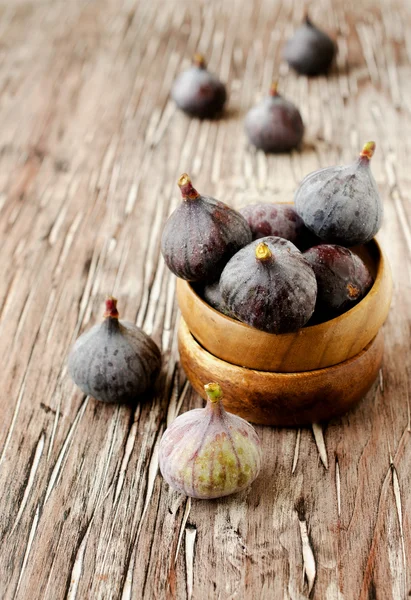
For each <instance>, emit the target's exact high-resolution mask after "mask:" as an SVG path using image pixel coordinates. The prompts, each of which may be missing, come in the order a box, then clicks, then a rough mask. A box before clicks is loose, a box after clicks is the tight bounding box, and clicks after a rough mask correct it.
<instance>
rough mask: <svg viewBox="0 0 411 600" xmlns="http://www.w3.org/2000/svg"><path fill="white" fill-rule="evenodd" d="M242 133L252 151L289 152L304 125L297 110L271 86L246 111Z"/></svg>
mask: <svg viewBox="0 0 411 600" xmlns="http://www.w3.org/2000/svg"><path fill="white" fill-rule="evenodd" d="M245 130H246V133H247V135H248V138H249V140H250V142H251V143H252V144H253V145H254V146H255V147H256V148H259V149H260V150H263V151H264V152H289V151H290V150H292V149H293V148H296V147H297V146H298V145H299V144H300V142H301V140H302V138H303V134H304V125H303V121H302V118H301V115H300V112H299V110H298V109H297V107H296V106H294V104H292V103H291V102H289V101H288V100H286V99H285V98H283V97H282V96H280V94H279V93H278V91H277V84H275V83H274V84H273V85H272V86H271V90H270V94H269V95H268V96H267V97H266V98H264V99H263V100H262V102H260V103H259V104H257V105H256V106H254V107H253V108H252V109H251V110H249V111H248V113H247V115H246V118H245Z"/></svg>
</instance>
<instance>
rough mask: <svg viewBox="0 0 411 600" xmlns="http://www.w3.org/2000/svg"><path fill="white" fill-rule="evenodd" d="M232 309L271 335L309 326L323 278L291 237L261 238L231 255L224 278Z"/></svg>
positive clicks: (226, 298) (225, 294) (222, 285)
mask: <svg viewBox="0 0 411 600" xmlns="http://www.w3.org/2000/svg"><path fill="white" fill-rule="evenodd" d="M220 290H221V295H222V297H223V299H224V302H225V303H226V306H227V307H228V309H229V310H230V311H231V312H232V313H233V314H234V315H235V316H236V317H237V319H239V320H240V321H242V322H243V323H247V324H248V325H251V326H252V327H255V328H256V329H260V330H262V331H266V332H267V333H289V332H292V331H297V329H300V327H303V326H304V325H305V324H306V323H307V321H308V320H309V319H310V317H311V315H312V314H313V312H314V308H315V301H316V296H317V282H316V279H315V275H314V271H313V270H312V268H311V266H310V265H309V263H308V262H307V261H306V259H305V258H304V256H303V255H302V254H301V252H300V251H299V250H298V248H296V247H295V246H294V244H292V243H291V242H289V241H288V240H284V239H283V238H279V237H274V236H271V237H265V238H261V239H259V240H255V241H254V242H252V243H251V244H249V245H248V246H246V247H245V248H243V249H242V250H240V251H239V252H237V254H235V255H234V256H233V258H231V260H230V261H229V262H228V263H227V265H226V267H225V269H224V271H223V272H222V274H221V278H220Z"/></svg>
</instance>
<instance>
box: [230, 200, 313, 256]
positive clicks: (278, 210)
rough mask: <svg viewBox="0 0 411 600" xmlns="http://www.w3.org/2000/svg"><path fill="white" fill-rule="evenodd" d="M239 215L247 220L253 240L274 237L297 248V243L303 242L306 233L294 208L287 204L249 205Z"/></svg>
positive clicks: (264, 203) (261, 203)
mask: <svg viewBox="0 0 411 600" xmlns="http://www.w3.org/2000/svg"><path fill="white" fill-rule="evenodd" d="M240 213H241V214H242V215H243V217H245V218H246V219H247V222H248V224H249V226H250V229H251V233H252V235H253V240H258V239H259V238H263V237H267V236H272V235H274V236H276V237H281V238H284V239H285V240H288V241H289V242H292V243H293V244H295V245H296V246H297V248H299V241H302V240H303V238H304V235H305V234H307V231H308V230H307V228H306V226H305V225H304V222H303V220H302V219H301V218H300V217H299V216H298V215H297V213H296V211H295V208H294V207H293V206H290V205H289V204H272V203H269V202H260V203H258V204H249V205H248V206H245V207H244V208H242V209H241V210H240Z"/></svg>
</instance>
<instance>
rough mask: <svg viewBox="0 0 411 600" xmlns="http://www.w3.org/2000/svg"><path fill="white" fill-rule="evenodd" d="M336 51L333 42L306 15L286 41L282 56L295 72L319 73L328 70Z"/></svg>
mask: <svg viewBox="0 0 411 600" xmlns="http://www.w3.org/2000/svg"><path fill="white" fill-rule="evenodd" d="M336 52H337V46H336V44H335V42H334V41H333V40H332V39H331V38H330V37H329V36H328V35H327V34H326V33H324V31H321V29H318V27H316V26H315V25H314V23H313V22H312V21H311V20H310V18H309V17H308V16H306V18H305V21H304V23H303V24H302V25H301V27H299V28H298V29H297V31H296V32H295V33H294V35H293V37H292V38H291V39H289V40H288V41H287V42H286V44H285V46H284V51H283V56H284V58H285V60H286V61H287V62H288V64H289V65H290V67H292V68H293V69H294V70H295V71H297V73H300V74H301V75H321V74H323V73H326V72H327V71H328V70H329V68H330V66H331V64H332V62H333V60H334V56H335V54H336Z"/></svg>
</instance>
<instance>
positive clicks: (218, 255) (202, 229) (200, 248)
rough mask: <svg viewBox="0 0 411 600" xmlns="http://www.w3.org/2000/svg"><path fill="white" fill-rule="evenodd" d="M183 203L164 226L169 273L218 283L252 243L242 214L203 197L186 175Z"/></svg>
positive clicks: (182, 185) (163, 246) (182, 186)
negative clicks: (238, 254)
mask: <svg viewBox="0 0 411 600" xmlns="http://www.w3.org/2000/svg"><path fill="white" fill-rule="evenodd" d="M178 185H179V187H180V190H181V195H182V197H183V202H182V203H181V204H180V206H179V207H178V208H176V210H175V211H174V212H173V213H172V215H171V216H170V217H169V219H168V221H167V222H166V224H165V227H164V230H163V235H162V238H161V251H162V253H163V256H164V260H165V261H166V264H167V266H168V268H169V269H170V271H172V272H173V273H174V274H175V275H177V277H181V279H186V280H188V281H207V282H212V281H215V280H216V279H218V277H219V275H220V273H221V271H222V270H223V268H224V267H225V265H226V263H227V261H228V260H229V258H231V256H232V255H233V254H235V253H236V252H237V251H238V250H240V248H242V247H243V246H245V245H246V244H248V243H249V242H250V241H251V231H250V228H249V226H248V223H247V221H246V220H245V219H244V217H243V216H242V215H240V213H238V212H237V211H235V210H234V209H232V208H230V207H229V206H227V205H226V204H224V203H223V202H220V201H219V200H216V199H215V198H211V197H210V196H201V195H200V194H199V193H198V192H197V190H195V189H194V188H193V186H192V184H191V181H190V178H189V176H188V175H187V174H184V175H182V176H181V177H180V179H179V180H178Z"/></svg>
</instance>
